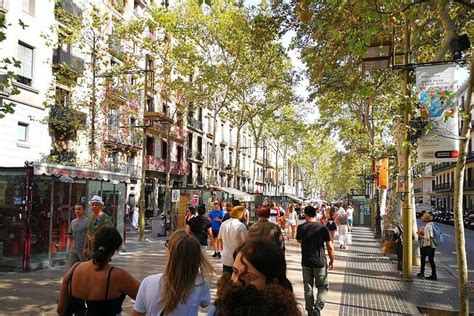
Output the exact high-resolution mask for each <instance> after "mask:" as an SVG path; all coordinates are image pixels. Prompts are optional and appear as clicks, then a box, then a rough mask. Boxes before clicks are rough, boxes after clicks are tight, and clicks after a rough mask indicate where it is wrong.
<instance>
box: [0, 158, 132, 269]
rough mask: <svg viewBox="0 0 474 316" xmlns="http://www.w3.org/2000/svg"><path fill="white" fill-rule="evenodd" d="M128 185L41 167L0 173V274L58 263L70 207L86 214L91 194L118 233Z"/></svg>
mask: <svg viewBox="0 0 474 316" xmlns="http://www.w3.org/2000/svg"><path fill="white" fill-rule="evenodd" d="M129 182H130V178H129V176H128V175H126V174H121V173H113V172H107V171H101V170H91V169H84V168H74V167H66V166H60V165H50V164H44V163H42V164H32V165H29V166H27V167H24V168H0V271H12V270H13V271H14V270H23V271H28V270H35V269H40V268H43V267H46V266H55V265H61V264H64V263H65V260H66V256H67V252H68V250H69V249H70V247H71V246H72V244H71V242H70V241H69V239H68V238H67V231H68V228H69V224H70V222H71V221H72V220H73V219H74V218H75V215H74V211H73V207H74V204H75V203H84V204H85V205H86V207H87V208H88V215H90V210H89V205H88V201H89V199H90V198H91V197H92V196H93V195H100V196H102V199H103V200H104V211H105V212H106V213H107V214H109V215H110V216H111V218H112V220H113V223H114V225H115V227H117V229H118V230H119V231H120V232H121V233H123V231H124V209H125V203H126V185H127V183H129Z"/></svg>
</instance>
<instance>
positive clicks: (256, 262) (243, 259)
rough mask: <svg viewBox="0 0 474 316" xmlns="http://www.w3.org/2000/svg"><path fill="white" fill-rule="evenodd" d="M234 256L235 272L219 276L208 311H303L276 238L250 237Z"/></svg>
mask: <svg viewBox="0 0 474 316" xmlns="http://www.w3.org/2000/svg"><path fill="white" fill-rule="evenodd" d="M234 258H235V262H234V265H233V267H232V269H233V273H232V275H231V276H229V275H228V274H223V276H222V277H221V279H220V280H219V282H218V284H217V299H216V301H215V303H214V306H213V307H212V308H211V309H210V310H209V313H208V315H212V316H220V315H235V316H237V315H259V316H263V315H271V316H273V315H288V316H293V315H295V316H296V315H301V312H300V310H299V309H298V305H297V303H296V299H295V295H294V294H293V287H292V285H291V282H290V281H289V280H288V278H287V277H286V261H285V257H284V255H283V253H282V251H281V250H280V248H278V246H277V245H276V244H275V243H274V242H272V241H269V240H267V239H263V238H256V239H248V240H246V241H245V242H244V243H243V244H242V245H241V246H240V247H239V248H237V249H236V250H235V252H234Z"/></svg>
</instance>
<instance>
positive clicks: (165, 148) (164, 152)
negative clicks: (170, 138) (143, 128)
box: [161, 140, 168, 159]
mask: <svg viewBox="0 0 474 316" xmlns="http://www.w3.org/2000/svg"><path fill="white" fill-rule="evenodd" d="M161 158H163V159H167V158H168V143H167V142H165V141H164V140H163V141H161Z"/></svg>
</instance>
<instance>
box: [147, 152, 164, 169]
mask: <svg viewBox="0 0 474 316" xmlns="http://www.w3.org/2000/svg"><path fill="white" fill-rule="evenodd" d="M145 168H146V170H153V171H158V172H166V160H164V159H163V158H158V157H155V156H149V155H148V156H146V163H145Z"/></svg>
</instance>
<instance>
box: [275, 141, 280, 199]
mask: <svg viewBox="0 0 474 316" xmlns="http://www.w3.org/2000/svg"><path fill="white" fill-rule="evenodd" d="M279 150H280V141H279V140H277V144H276V151H275V195H276V196H278V176H279V174H278V151H279Z"/></svg>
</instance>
